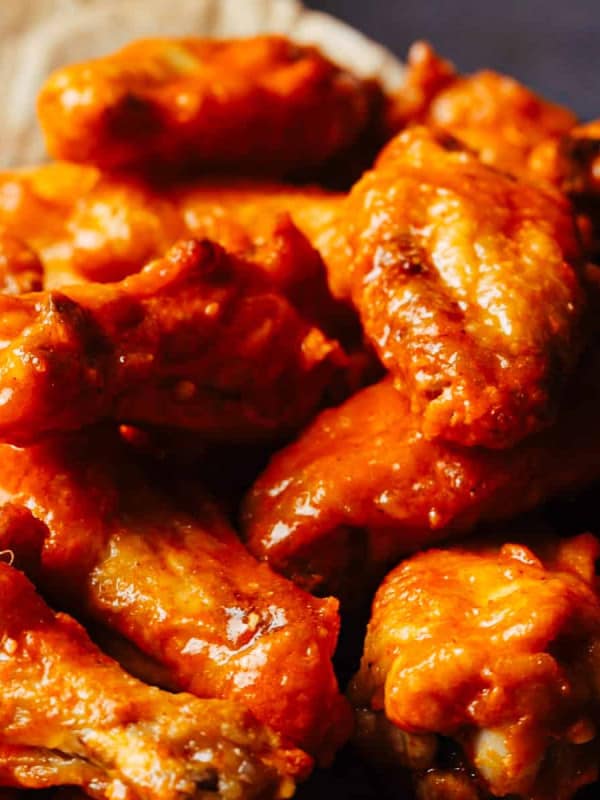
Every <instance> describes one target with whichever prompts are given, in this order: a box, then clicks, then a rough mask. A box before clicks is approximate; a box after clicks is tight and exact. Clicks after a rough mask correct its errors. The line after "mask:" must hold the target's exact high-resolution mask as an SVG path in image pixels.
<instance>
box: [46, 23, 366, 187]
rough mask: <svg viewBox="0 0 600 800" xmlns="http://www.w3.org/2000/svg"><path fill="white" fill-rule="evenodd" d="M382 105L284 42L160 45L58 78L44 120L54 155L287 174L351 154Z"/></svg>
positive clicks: (140, 46)
mask: <svg viewBox="0 0 600 800" xmlns="http://www.w3.org/2000/svg"><path fill="white" fill-rule="evenodd" d="M379 98H380V90H378V89H377V87H375V86H374V85H373V84H371V83H370V82H364V81H360V80H358V79H357V78H355V77H353V76H352V75H350V74H349V73H348V72H345V71H344V70H342V69H340V68H339V67H337V66H336V65H334V64H332V63H331V62H330V61H328V60H327V59H326V58H325V57H324V56H322V55H321V54H320V53H319V52H318V51H317V50H316V49H314V48H311V47H303V46H299V45H296V44H294V43H292V42H290V41H288V40H286V39H284V38H283V37H279V36H259V37H256V38H249V39H239V40H235V39H233V40H222V41H218V40H209V39H194V38H184V39H158V38H157V39H147V40H142V41H137V42H133V43H131V44H129V45H127V46H126V47H124V48H123V49H122V50H120V51H119V52H117V53H115V54H113V55H110V56H106V57H104V58H99V59H96V60H94V61H90V62H87V63H83V64H78V65H72V66H68V67H65V68H63V69H60V70H58V71H57V72H55V73H54V74H53V75H52V76H51V77H50V78H49V79H48V80H47V82H46V84H45V85H44V87H43V88H42V90H41V92H40V95H39V99H38V112H39V117H40V122H41V125H42V128H43V131H44V134H45V137H46V143H47V146H48V150H49V151H50V153H51V155H53V156H54V157H55V158H63V159H67V160H71V161H76V162H82V163H90V164H96V165H99V166H102V167H111V168H114V167H119V166H124V165H128V164H136V165H140V164H146V165H148V164H149V165H155V164H156V163H162V164H174V163H181V162H188V161H192V162H194V163H195V164H197V165H199V166H200V167H202V168H208V169H210V170H211V171H213V172H214V171H217V170H221V171H223V170H224V169H231V170H236V171H237V172H238V173H239V172H240V171H242V172H243V173H244V174H259V173H264V172H265V170H266V171H268V172H270V173H271V174H274V175H284V174H287V173H289V172H294V171H297V170H303V169H309V168H312V167H316V166H319V165H321V164H323V163H324V162H327V161H329V160H330V159H332V158H333V157H334V156H336V155H338V154H339V153H340V152H342V151H345V150H347V149H349V148H351V146H352V145H353V144H354V143H355V142H356V141H357V140H358V139H359V138H360V137H361V135H362V134H363V132H364V131H365V129H367V128H368V126H369V124H370V123H371V121H372V120H371V118H372V116H373V113H374V109H375V107H376V106H378V105H379V103H378V102H376V101H378V100H379ZM308 121H310V123H309V124H307V122H308Z"/></svg>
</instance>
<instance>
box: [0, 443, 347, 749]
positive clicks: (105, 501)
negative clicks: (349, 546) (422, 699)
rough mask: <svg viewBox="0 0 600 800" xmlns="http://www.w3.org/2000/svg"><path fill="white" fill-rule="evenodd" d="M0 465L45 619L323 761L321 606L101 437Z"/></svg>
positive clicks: (329, 612)
mask: <svg viewBox="0 0 600 800" xmlns="http://www.w3.org/2000/svg"><path fill="white" fill-rule="evenodd" d="M0 456H1V457H0V491H1V492H2V495H3V497H4V498H5V499H7V498H10V500H11V502H13V503H14V505H16V506H18V507H25V508H28V509H30V510H31V512H32V513H33V515H34V516H35V518H36V519H37V520H39V521H41V522H42V523H43V524H44V525H45V526H46V528H47V531H46V534H47V536H46V539H45V541H44V546H43V552H42V558H41V562H42V566H41V573H40V578H39V582H40V585H42V586H43V587H44V589H45V591H46V592H47V593H48V595H49V596H50V597H51V598H52V600H53V602H54V603H55V604H56V605H59V606H60V607H64V608H67V609H70V610H72V611H73V613H75V614H81V615H83V616H84V617H86V618H91V619H92V620H93V621H97V622H99V623H100V624H102V625H104V626H105V627H108V628H110V629H113V630H115V631H117V633H119V634H120V635H122V636H124V637H125V638H126V639H129V640H131V642H133V644H135V645H136V646H137V647H138V648H139V649H140V650H141V651H142V652H143V653H146V654H147V655H149V656H150V657H152V658H154V659H155V660H156V661H157V662H159V663H161V664H162V665H163V666H165V667H167V669H168V670H169V673H170V675H171V676H172V680H173V682H174V683H175V684H176V685H177V686H179V688H181V689H185V690H186V691H190V692H192V693H193V694H196V695H199V696H201V697H219V698H232V699H236V700H238V701H240V702H243V703H244V704H245V705H247V706H248V707H249V708H250V710H251V711H252V712H253V713H254V714H255V715H256V716H257V717H258V718H259V719H260V720H262V721H263V722H266V723H267V724H269V725H271V726H272V727H273V728H274V729H275V730H277V731H279V732H280V733H281V734H282V735H284V736H285V737H286V739H288V740H291V741H292V742H294V743H296V744H298V745H299V746H301V747H303V748H306V749H307V750H308V751H309V752H311V753H312V754H314V755H316V756H318V757H319V758H321V759H324V760H327V759H328V758H329V757H330V756H331V755H332V753H333V752H334V751H335V749H336V747H337V746H338V745H339V744H341V743H342V742H343V741H344V739H345V738H346V737H347V736H348V734H349V729H348V722H349V720H348V715H347V708H346V705H345V703H344V701H343V698H342V697H341V696H340V694H339V692H338V688H337V683H336V679H335V676H334V673H333V668H332V664H331V656H332V654H333V650H334V648H335V644H336V638H337V631H338V624H339V620H338V615H337V602H336V601H335V600H333V599H332V598H329V599H327V600H316V599H314V598H312V597H310V596H309V595H307V594H305V593H304V592H302V591H301V590H299V589H297V588H296V587H295V586H294V585H293V584H291V583H289V582H288V581H286V580H285V579H283V578H281V577H279V576H277V575H275V574H274V573H273V572H271V570H270V569H269V568H268V567H267V566H266V565H260V564H258V563H257V562H256V561H255V560H254V558H253V557H252V556H250V554H249V553H248V552H247V551H246V550H245V548H244V547H243V546H242V544H241V543H240V541H239V540H238V539H237V537H236V536H235V534H234V533H233V532H232V531H231V529H230V528H229V527H228V526H227V524H226V522H225V521H224V519H223V518H222V517H221V516H220V515H219V513H217V511H216V510H215V509H214V507H213V506H212V505H211V504H210V503H209V502H207V501H206V500H205V498H203V497H200V496H197V497H196V498H195V500H194V502H193V503H192V502H191V501H190V500H188V499H186V500H185V502H183V501H180V502H179V503H178V504H176V503H174V502H173V501H171V500H170V499H169V498H168V497H167V496H166V495H165V494H164V493H163V492H162V491H161V490H160V489H159V488H158V486H160V485H161V484H162V485H163V486H164V485H165V484H166V483H167V481H168V476H165V475H161V476H160V477H159V478H157V479H152V480H150V479H149V478H148V477H146V476H145V475H144V472H143V469H144V468H143V467H142V466H140V465H138V464H136V463H135V462H134V460H133V456H132V455H131V453H129V451H128V450H127V449H126V448H125V447H124V445H123V444H122V442H120V441H119V440H118V439H117V438H116V435H114V434H111V432H110V431H104V430H99V431H96V432H91V433H87V434H86V433H79V434H73V435H71V436H65V437H64V438H57V439H53V438H49V439H48V440H46V441H45V442H44V443H42V444H39V445H35V446H32V447H30V448H27V449H18V448H14V447H10V446H8V445H0ZM196 495H197V489H196ZM186 506H187V510H185V507H186ZM179 507H181V508H182V509H184V510H178V508H179ZM0 549H1V548H0Z"/></svg>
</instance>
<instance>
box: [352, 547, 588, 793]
mask: <svg viewBox="0 0 600 800" xmlns="http://www.w3.org/2000/svg"><path fill="white" fill-rule="evenodd" d="M599 554H600V543H599V542H598V540H597V539H595V538H594V537H593V536H591V535H589V534H588V535H583V536H580V537H576V538H574V539H571V540H567V541H559V540H556V541H553V540H552V539H551V538H549V537H544V538H543V540H540V541H535V540H533V542H532V543H531V544H530V545H529V546H526V545H522V544H510V543H507V544H504V545H503V546H501V547H499V548H494V546H493V545H492V544H491V543H489V544H488V543H486V542H485V540H482V541H480V542H479V543H477V542H475V543H473V544H466V545H465V546H463V547H461V548H456V549H452V550H431V551H428V552H425V553H422V554H419V555H416V556H414V557H413V558H411V559H409V560H408V561H406V562H405V563H404V564H401V565H400V566H399V567H397V568H396V569H395V570H394V571H393V572H391V573H390V574H389V575H388V577H387V578H386V580H385V581H384V583H383V585H382V586H381V588H380V589H379V591H378V593H377V596H376V598H375V601H374V604H373V615H372V618H371V621H370V623H369V629H368V634H367V639H366V642H365V650H364V654H363V658H362V663H361V668H360V671H359V673H358V675H357V676H356V677H355V679H354V681H353V683H352V686H351V689H350V695H351V697H352V699H353V702H354V703H356V705H357V706H359V707H361V706H366V707H368V708H372V709H374V710H380V709H384V710H385V714H386V717H387V718H388V720H390V721H391V722H392V723H393V724H394V725H395V726H398V727H399V728H400V729H402V730H404V731H406V732H407V733H409V734H430V733H437V734H443V735H445V736H449V737H453V738H454V739H456V740H457V741H458V742H459V743H460V745H461V746H462V748H463V749H464V751H465V753H466V756H467V758H468V759H469V761H470V763H471V765H472V766H474V767H475V768H476V770H477V772H478V773H479V775H480V777H481V779H482V782H483V783H484V784H485V785H486V786H487V788H488V789H489V790H490V791H491V792H492V794H493V795H494V796H498V797H503V796H505V795H511V796H512V795H513V794H514V795H515V796H517V797H527V798H531V799H532V800H541V798H545V799H547V800H549V798H561V800H562V799H563V798H569V797H572V796H573V794H574V793H575V791H576V789H577V788H578V787H579V786H580V785H582V784H584V783H588V782H592V781H593V780H595V778H596V775H597V771H598V770H597V755H598V752H599V745H598V741H597V724H598V722H600V716H599V712H598V707H599V705H598V704H599V701H600V686H599V684H598V677H599V675H600V672H599V669H600V660H599V659H600V597H599V594H598V580H597V578H596V575H595V569H594V566H595V560H596V559H597V558H598V555H599ZM545 758H546V759H547V760H544V759H545ZM557 764H560V766H561V769H560V770H558V771H557V769H556V765H557Z"/></svg>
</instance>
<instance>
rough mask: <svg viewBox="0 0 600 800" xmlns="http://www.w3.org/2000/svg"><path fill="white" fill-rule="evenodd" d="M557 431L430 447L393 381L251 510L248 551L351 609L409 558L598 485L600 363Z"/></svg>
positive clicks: (273, 472) (591, 366)
mask: <svg viewBox="0 0 600 800" xmlns="http://www.w3.org/2000/svg"><path fill="white" fill-rule="evenodd" d="M598 362H599V360H598V357H597V356H596V355H594V356H593V357H590V363H586V364H585V365H584V366H583V367H582V369H581V370H580V371H579V372H578V374H577V376H576V378H575V380H574V381H573V386H572V389H571V390H570V392H569V394H568V395H567V398H566V400H565V404H564V407H563V410H562V412H561V415H560V417H559V419H558V421H557V423H556V424H555V425H554V426H553V427H552V428H550V429H548V430H546V431H543V432H542V433H539V434H537V435H535V436H532V437H530V438H528V439H526V440H524V441H523V442H521V443H520V444H518V445H516V446H515V447H514V448H511V449H508V450H485V449H483V448H464V447H458V446H456V445H448V444H444V443H443V442H439V441H436V442H431V441H429V440H428V439H427V438H426V437H425V436H424V435H423V430H422V420H421V418H420V417H419V416H418V415H415V414H414V413H413V412H411V409H410V405H409V401H408V399H407V398H406V396H405V395H403V394H401V393H400V392H398V391H396V389H395V388H394V385H393V383H392V381H391V380H389V379H387V380H385V381H383V382H382V383H379V384H376V385H374V386H371V387H369V388H367V389H363V390H362V391H361V392H358V393H357V394H355V395H354V396H353V397H351V398H350V399H349V400H347V401H346V402H345V403H344V404H343V405H342V406H340V407H339V408H335V409H330V410H328V411H325V412H323V413H322V414H321V415H320V416H319V417H317V419H316V420H315V422H314V423H312V425H311V426H310V427H309V428H308V429H307V430H306V431H305V432H304V433H303V434H302V435H301V436H300V437H299V438H298V439H297V441H296V442H294V443H293V444H291V445H289V446H288V447H285V448H284V449H283V450H281V451H280V452H279V453H277V454H276V455H275V456H274V457H273V459H272V460H271V462H270V464H269V466H268V467H267V469H266V470H265V472H264V473H263V474H262V476H261V477H259V479H258V480H257V482H256V483H255V485H254V487H253V488H252V489H251V491H250V493H249V495H248V496H247V498H246V500H245V513H244V518H245V531H246V537H247V542H248V546H249V547H250V549H251V551H252V552H253V553H255V555H256V556H258V557H259V558H261V559H264V560H266V561H267V562H268V563H269V564H270V565H271V566H272V567H273V568H274V569H276V570H278V571H280V572H282V573H284V574H286V575H288V576H289V577H292V578H293V579H294V580H295V581H297V582H298V583H299V584H301V585H303V586H305V587H306V588H308V589H310V590H312V591H317V592H322V591H324V590H325V591H334V592H335V593H336V594H339V595H342V596H344V598H349V599H352V597H353V596H355V595H356V594H357V593H359V589H358V588H357V587H360V585H361V582H363V583H364V582H365V581H366V582H367V583H368V582H369V580H372V579H373V577H375V578H377V577H379V576H381V574H382V571H383V570H384V569H385V568H386V567H389V566H391V565H393V563H395V562H396V561H397V560H398V558H399V557H400V556H402V555H404V554H406V553H410V552H414V551H416V550H418V549H419V548H422V547H424V546H427V545H431V544H432V543H433V542H436V541H439V540H442V539H445V538H451V537H457V536H458V535H462V534H465V533H468V532H469V531H471V530H473V529H474V528H475V527H476V526H478V525H479V524H481V523H493V522H496V521H500V520H503V519H507V518H510V517H514V516H517V515H518V514H520V513H523V512H525V511H528V510H530V509H533V508H535V507H536V506H537V505H539V504H540V503H542V502H544V501H545V500H547V499H549V498H551V497H553V496H554V495H556V494H559V493H561V492H565V491H570V490H576V489H577V488H582V487H584V486H585V485H587V484H589V483H591V482H592V481H593V480H595V479H598V478H600V427H599V426H598V420H597V416H598V407H599V404H600V364H599V363H598Z"/></svg>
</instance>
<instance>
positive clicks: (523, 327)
mask: <svg viewBox="0 0 600 800" xmlns="http://www.w3.org/2000/svg"><path fill="white" fill-rule="evenodd" d="M344 217H345V228H346V238H347V240H348V242H349V245H350V249H351V252H352V259H351V261H352V266H351V269H350V270H346V273H347V275H349V277H350V289H351V292H352V294H353V297H354V301H355V304H356V306H357V308H358V309H359V312H360V316H361V319H362V322H363V325H364V328H365V332H366V334H367V336H368V337H369V338H370V340H371V341H372V342H373V344H374V346H375V348H376V350H377V352H378V354H379V356H380V358H381V359H382V361H383V363H384V364H385V366H386V367H387V368H388V369H389V370H390V371H391V372H392V373H393V374H394V375H395V377H396V378H397V382H398V384H399V385H400V386H402V387H403V388H405V390H407V391H409V392H410V394H411V397H412V402H413V407H414V408H415V409H416V410H420V411H422V413H423V415H424V424H423V433H424V434H425V436H426V437H427V438H432V439H433V438H442V439H446V440H449V441H455V442H459V443H461V444H468V445H476V444H478V445H484V446H487V447H506V446H510V445H512V444H514V443H515V442H516V441H518V440H519V439H521V438H523V436H525V435H527V434H529V433H531V432H533V431H536V430H538V429H540V428H542V427H545V426H546V425H548V424H549V423H550V422H551V421H552V420H553V419H554V417H555V413H556V410H557V406H558V402H559V400H560V398H561V390H562V387H563V385H564V382H565V379H566V378H567V377H568V375H569V374H570V372H571V370H572V368H573V366H574V364H575V362H576V360H577V357H578V355H579V350H580V346H581V342H582V334H583V324H582V319H583V316H584V296H583V290H582V282H581V274H580V260H581V252H580V247H579V242H578V239H577V235H576V230H575V225H574V222H573V218H572V215H571V213H570V207H569V205H568V203H567V202H566V201H565V200H564V198H563V197H562V195H560V194H559V193H558V192H554V191H553V190H552V189H551V188H550V187H548V189H547V190H546V189H545V188H541V187H540V188H537V187H534V186H533V185H531V184H527V183H525V182H519V181H517V180H515V179H514V178H512V177H509V176H506V175H503V174H501V173H499V172H497V171H495V170H493V169H492V168H490V167H486V166H485V165H483V164H481V162H480V161H479V160H478V159H477V158H476V157H475V156H473V155H471V154H469V153H467V152H465V151H464V150H462V149H461V148H460V147H459V146H458V145H457V143H456V142H454V141H449V140H448V139H445V138H443V137H441V138H440V137H439V136H437V135H435V134H434V133H432V132H431V131H429V130H427V129H425V128H412V129H410V130H408V131H406V132H405V133H404V134H401V135H400V136H399V137H398V138H396V139H395V140H394V141H393V142H392V143H391V144H390V145H389V146H388V147H387V148H386V150H385V151H384V153H383V154H382V156H381V157H380V159H379V161H378V163H377V165H376V167H375V169H374V170H373V171H371V172H370V173H367V174H366V175H365V177H364V178H363V179H362V180H361V181H360V182H359V183H358V184H357V185H356V186H355V187H354V189H353V190H352V192H351V194H350V197H349V199H348V202H347V205H346V208H345V211H344Z"/></svg>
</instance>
